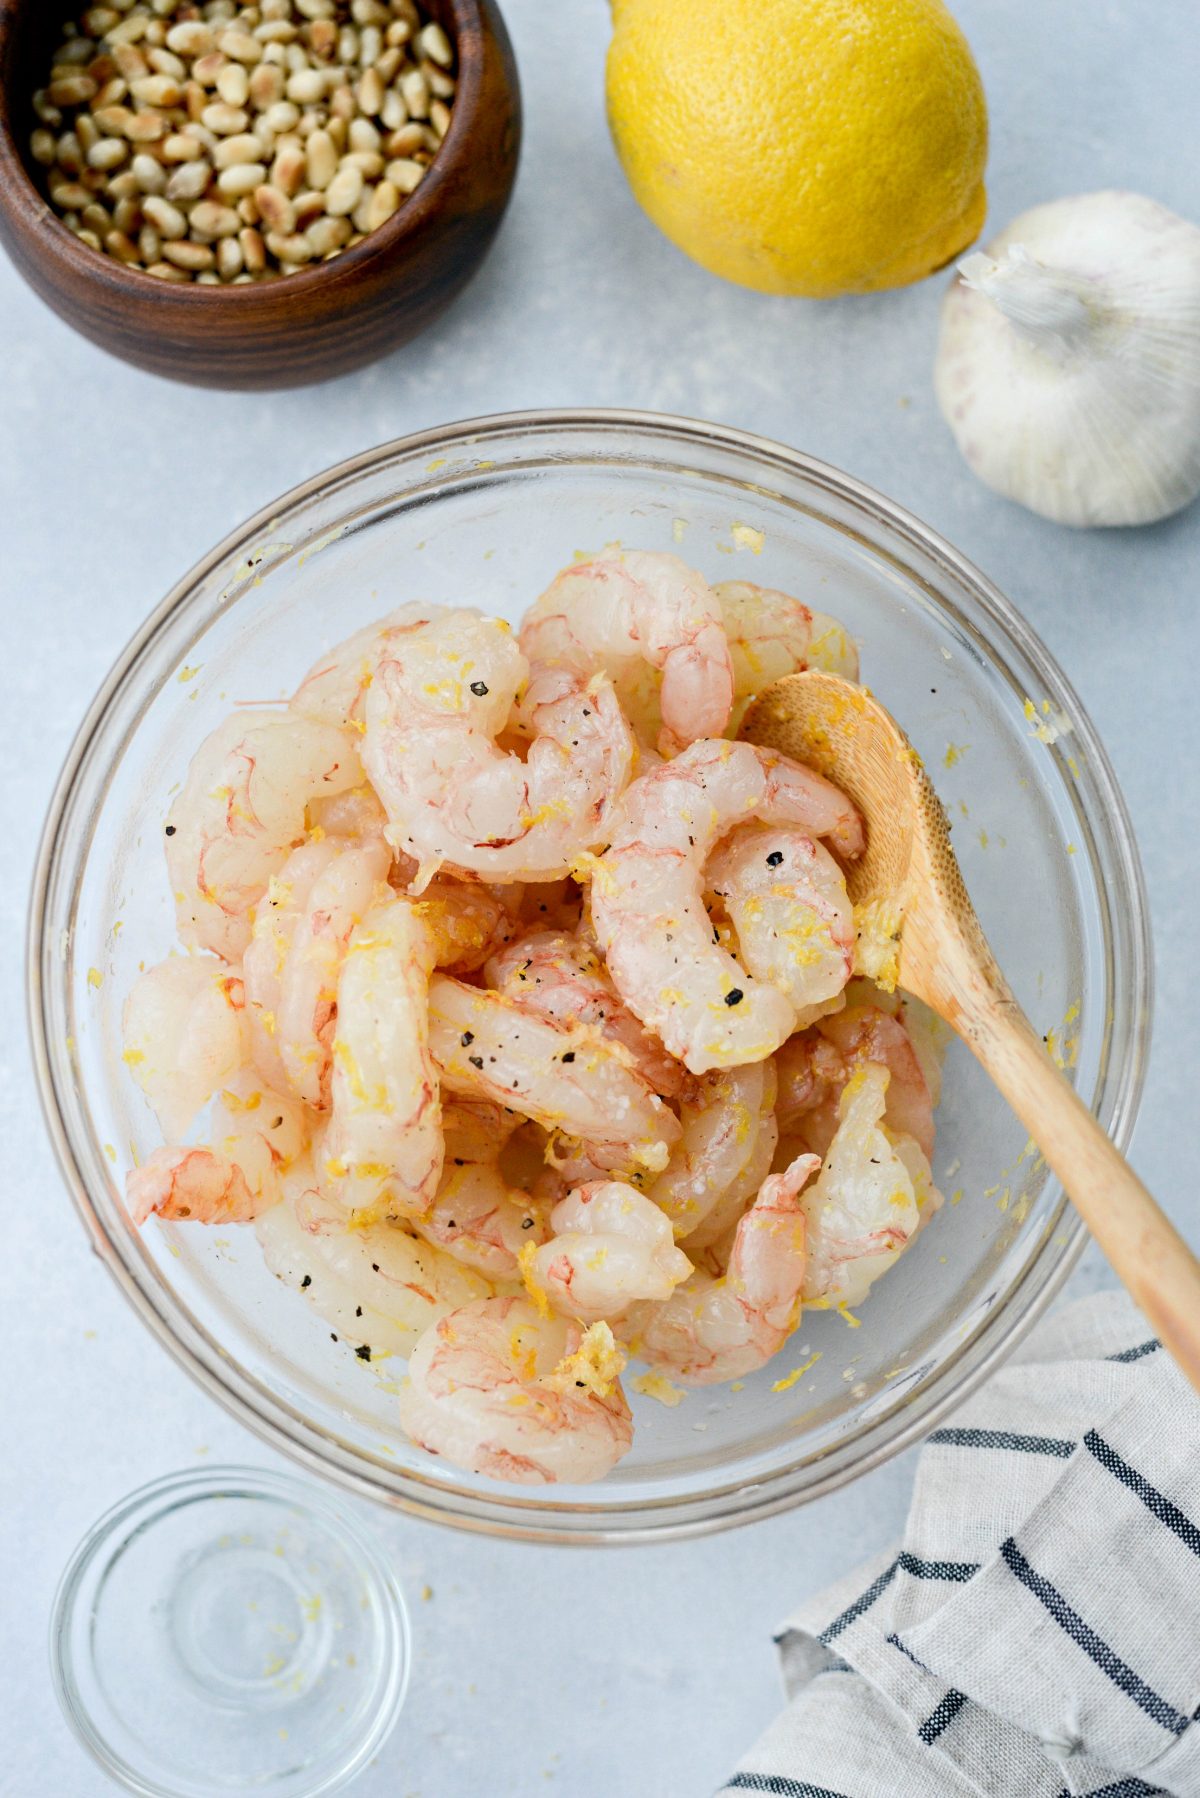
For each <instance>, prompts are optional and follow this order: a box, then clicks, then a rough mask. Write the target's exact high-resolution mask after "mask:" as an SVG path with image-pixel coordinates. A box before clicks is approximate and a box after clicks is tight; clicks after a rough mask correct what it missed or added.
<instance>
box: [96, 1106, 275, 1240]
mask: <svg viewBox="0 0 1200 1798" xmlns="http://www.w3.org/2000/svg"><path fill="white" fill-rule="evenodd" d="M208 1136H209V1140H208V1142H207V1143H206V1144H203V1145H198V1146H196V1147H187V1146H176V1145H170V1144H169V1145H168V1146H167V1147H165V1148H162V1149H156V1150H155V1151H154V1153H153V1154H152V1155H150V1156H148V1157H147V1159H146V1160H145V1161H144V1162H143V1163H142V1165H141V1167H136V1168H133V1169H131V1170H130V1173H129V1175H128V1177H127V1179H126V1182H125V1197H126V1203H127V1204H128V1206H129V1211H130V1214H131V1216H132V1217H133V1220H134V1222H135V1223H138V1224H144V1223H145V1221H146V1219H147V1218H148V1217H150V1216H151V1215H152V1214H156V1215H157V1216H159V1217H162V1218H169V1219H171V1220H179V1221H182V1220H183V1219H190V1220H191V1221H192V1222H194V1223H199V1224H245V1223H249V1222H250V1221H251V1220H252V1219H253V1218H255V1217H257V1216H258V1214H259V1213H260V1212H262V1211H266V1210H268V1209H269V1207H270V1206H272V1205H274V1204H277V1203H278V1201H279V1198H280V1196H281V1193H282V1187H281V1185H280V1180H281V1176H282V1174H283V1172H284V1171H285V1170H286V1168H287V1167H288V1166H289V1165H290V1163H291V1162H293V1161H294V1160H295V1159H296V1157H297V1156H298V1155H300V1154H301V1153H302V1152H303V1149H304V1137H305V1129H304V1113H303V1108H302V1107H301V1106H300V1105H299V1104H298V1103H297V1102H296V1100H295V1099H292V1098H289V1097H287V1096H286V1095H285V1094H283V1093H277V1092H272V1091H271V1090H270V1089H269V1088H267V1087H264V1086H263V1085H262V1083H261V1082H259V1081H256V1080H255V1079H254V1077H253V1076H252V1075H251V1074H250V1073H248V1072H246V1073H241V1074H238V1075H236V1076H235V1078H234V1079H233V1080H231V1081H230V1083H229V1085H228V1086H226V1087H223V1088H222V1089H221V1093H220V1095H219V1097H218V1098H217V1100H216V1102H215V1103H214V1105H213V1108H212V1113H211V1115H210V1118H209V1126H208Z"/></svg>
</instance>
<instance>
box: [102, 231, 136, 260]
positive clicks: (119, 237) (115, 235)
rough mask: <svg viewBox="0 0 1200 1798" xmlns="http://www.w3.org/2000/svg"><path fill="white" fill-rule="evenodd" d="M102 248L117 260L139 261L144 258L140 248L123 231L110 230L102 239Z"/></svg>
mask: <svg viewBox="0 0 1200 1798" xmlns="http://www.w3.org/2000/svg"><path fill="white" fill-rule="evenodd" d="M104 248H105V249H106V250H107V251H108V253H109V255H110V256H115V257H116V259H117V261H118V262H141V261H143V260H144V258H143V256H142V253H141V248H140V246H139V245H138V244H135V243H134V241H133V239H132V238H131V237H126V235H125V233H124V231H110V232H109V233H108V235H107V236H106V237H105V239H104Z"/></svg>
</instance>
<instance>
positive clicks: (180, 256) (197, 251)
mask: <svg viewBox="0 0 1200 1798" xmlns="http://www.w3.org/2000/svg"><path fill="white" fill-rule="evenodd" d="M163 256H164V258H165V259H166V261H168V262H170V263H172V264H173V265H174V266H175V267H176V268H184V269H187V270H188V271H189V272H190V273H192V274H196V273H198V272H199V271H200V270H201V269H208V268H212V266H213V264H214V263H215V262H216V260H217V259H216V257H215V256H214V255H213V253H212V251H211V250H210V249H209V247H208V245H207V244H203V243H184V242H182V241H178V242H174V243H165V244H164V245H163Z"/></svg>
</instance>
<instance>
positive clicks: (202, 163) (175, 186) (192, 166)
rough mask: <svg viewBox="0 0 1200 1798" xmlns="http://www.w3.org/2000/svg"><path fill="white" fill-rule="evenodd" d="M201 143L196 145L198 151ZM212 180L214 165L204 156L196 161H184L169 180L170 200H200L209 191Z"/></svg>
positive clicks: (168, 193) (168, 196)
mask: <svg viewBox="0 0 1200 1798" xmlns="http://www.w3.org/2000/svg"><path fill="white" fill-rule="evenodd" d="M199 148H200V146H199V144H197V145H196V149H197V152H198V151H199ZM211 180H212V165H211V163H209V162H208V161H206V160H205V159H204V158H203V157H200V158H199V160H198V161H195V162H183V163H180V165H179V167H178V168H177V169H176V170H175V171H174V173H173V174H172V175H171V177H170V179H169V180H168V182H167V198H168V200H199V199H200V198H201V197H202V196H203V195H204V194H206V193H207V192H208V184H209V182H210V181H211Z"/></svg>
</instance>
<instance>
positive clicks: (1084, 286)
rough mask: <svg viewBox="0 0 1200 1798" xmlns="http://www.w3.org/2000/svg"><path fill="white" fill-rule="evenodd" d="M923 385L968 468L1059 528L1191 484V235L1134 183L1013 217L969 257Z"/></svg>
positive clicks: (1195, 242)
mask: <svg viewBox="0 0 1200 1798" xmlns="http://www.w3.org/2000/svg"><path fill="white" fill-rule="evenodd" d="M959 269H960V274H959V277H958V279H957V280H956V281H955V282H954V285H953V286H952V287H951V288H950V291H949V292H948V293H947V295H946V298H945V302H944V304H943V307H942V324H941V338H940V342H939V344H938V353H937V362H936V365H935V370H934V385H935V388H936V391H937V397H938V404H939V405H940V406H941V409H942V414H943V416H944V417H945V419H946V422H947V424H948V425H949V426H950V429H951V430H952V431H953V433H954V436H955V439H956V440H957V443H958V447H959V449H960V450H961V451H962V453H963V456H964V457H965V458H966V461H967V463H968V466H969V467H970V468H971V469H972V470H973V471H974V472H975V473H976V474H977V475H978V476H979V478H980V480H981V481H984V482H986V483H987V485H988V486H989V487H994V488H995V489H996V491H997V492H998V493H1003V494H1005V495H1007V497H1008V498H1009V499H1015V500H1018V501H1020V503H1021V504H1022V505H1024V506H1028V507H1029V508H1030V509H1031V510H1032V511H1034V512H1040V513H1041V514H1042V516H1043V517H1044V518H1052V519H1055V520H1056V521H1057V522H1058V523H1060V524H1074V525H1100V524H1147V523H1149V522H1150V521H1151V520H1152V519H1155V518H1165V517H1166V516H1167V515H1168V513H1171V512H1176V511H1178V510H1179V508H1180V507H1181V506H1186V505H1187V503H1188V501H1189V500H1192V499H1194V498H1195V497H1196V495H1197V493H1200V230H1198V229H1197V228H1196V226H1195V225H1191V224H1188V222H1187V221H1186V220H1185V219H1181V218H1178V217H1177V216H1176V214H1175V213H1173V212H1168V211H1167V209H1166V208H1165V207H1164V206H1159V205H1158V204H1156V202H1155V201H1153V200H1147V199H1143V198H1142V197H1141V196H1140V195H1138V194H1128V193H1097V194H1084V195H1083V196H1082V197H1080V198H1078V199H1071V200H1055V201H1053V202H1052V203H1051V204H1050V205H1048V206H1036V207H1034V209H1033V210H1032V211H1031V212H1026V213H1022V215H1021V217H1020V218H1018V219H1015V220H1014V221H1013V223H1012V224H1011V225H1010V226H1009V227H1008V229H1007V230H1006V231H1002V232H1001V233H1000V235H999V237H997V238H995V239H994V241H993V242H992V243H991V244H990V245H989V246H988V249H987V251H986V252H984V253H977V254H975V255H972V256H967V257H965V258H964V260H963V261H962V262H961V263H960V264H959Z"/></svg>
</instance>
